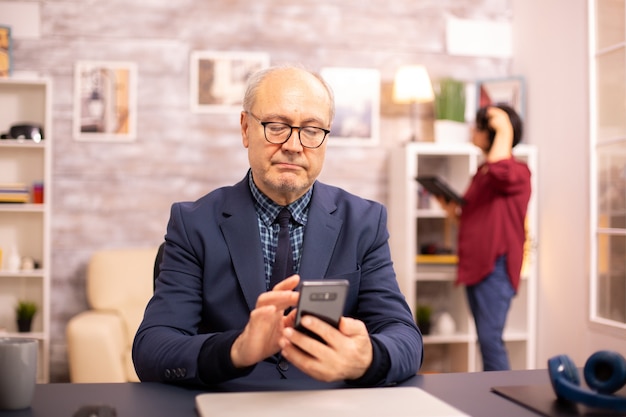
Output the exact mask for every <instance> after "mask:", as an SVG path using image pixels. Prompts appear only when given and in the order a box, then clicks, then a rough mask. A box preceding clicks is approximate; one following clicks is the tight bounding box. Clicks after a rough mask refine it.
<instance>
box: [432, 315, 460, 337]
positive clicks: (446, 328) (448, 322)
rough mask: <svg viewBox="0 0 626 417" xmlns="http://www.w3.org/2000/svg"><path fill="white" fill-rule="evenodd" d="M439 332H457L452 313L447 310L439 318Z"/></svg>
mask: <svg viewBox="0 0 626 417" xmlns="http://www.w3.org/2000/svg"><path fill="white" fill-rule="evenodd" d="M436 327H437V334H441V335H451V334H454V332H456V323H455V321H454V319H453V318H452V315H451V314H450V313H448V312H447V311H444V312H443V313H441V314H440V315H439V318H437V326H436Z"/></svg>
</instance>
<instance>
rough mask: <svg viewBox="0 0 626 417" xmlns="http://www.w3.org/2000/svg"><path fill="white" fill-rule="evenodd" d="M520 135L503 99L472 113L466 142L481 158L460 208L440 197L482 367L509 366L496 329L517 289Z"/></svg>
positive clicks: (522, 194)
mask: <svg viewBox="0 0 626 417" xmlns="http://www.w3.org/2000/svg"><path fill="white" fill-rule="evenodd" d="M521 137H522V121H521V119H520V117H519V115H518V114H517V113H516V112H515V110H513V109H512V108H511V107H509V106H507V105H503V104H498V105H492V106H488V107H483V108H481V109H480V110H479V111H478V112H477V114H476V126H475V128H474V129H473V132H472V143H473V144H474V145H476V146H477V147H479V148H480V149H481V150H482V151H483V154H484V156H485V160H484V162H483V163H482V164H481V165H480V166H479V167H478V170H477V172H476V174H475V175H474V177H473V178H472V182H471V184H470V186H469V188H468V189H467V191H466V193H465V195H464V196H463V198H464V200H465V204H463V206H462V207H460V206H458V205H457V204H456V203H454V202H450V203H446V202H445V200H443V199H440V200H439V202H440V204H442V206H443V207H444V209H445V210H446V211H447V213H448V216H451V217H455V218H456V219H457V220H458V222H459V236H458V255H459V265H458V275H457V280H456V283H457V284H463V285H465V286H466V292H467V299H468V303H469V307H470V310H471V311H472V315H473V317H474V322H475V324H476V331H477V334H478V342H479V344H480V351H481V355H482V360H483V369H484V370H485V371H496V370H508V369H510V364H509V358H508V354H507V350H506V347H505V345H504V342H503V340H502V333H503V330H504V325H505V323H506V317H507V313H508V311H509V307H510V305H511V300H512V298H513V296H514V295H515V294H516V293H517V289H518V285H519V282H520V272H521V268H522V260H523V255H524V242H525V239H526V232H525V218H526V211H527V207H528V201H529V199H530V192H531V186H530V170H529V169H528V166H527V165H526V164H525V163H523V162H521V161H518V160H516V159H515V158H514V157H513V155H512V150H513V147H515V145H517V144H518V143H519V142H520V140H521Z"/></svg>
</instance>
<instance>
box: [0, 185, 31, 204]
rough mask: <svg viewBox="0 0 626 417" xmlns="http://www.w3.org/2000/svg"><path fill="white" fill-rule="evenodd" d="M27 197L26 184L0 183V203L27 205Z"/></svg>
mask: <svg viewBox="0 0 626 417" xmlns="http://www.w3.org/2000/svg"><path fill="white" fill-rule="evenodd" d="M29 196H30V193H29V191H28V187H27V186H26V184H22V183H12V184H7V183H0V203H28V199H29Z"/></svg>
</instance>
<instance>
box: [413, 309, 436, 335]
mask: <svg viewBox="0 0 626 417" xmlns="http://www.w3.org/2000/svg"><path fill="white" fill-rule="evenodd" d="M432 314H433V309H432V307H431V306H429V305H425V304H423V305H418V306H417V310H416V311H415V319H416V321H417V327H419V328H420V331H421V332H422V334H429V333H430V320H431V317H432Z"/></svg>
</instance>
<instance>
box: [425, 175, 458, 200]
mask: <svg viewBox="0 0 626 417" xmlns="http://www.w3.org/2000/svg"><path fill="white" fill-rule="evenodd" d="M415 179H416V180H417V182H419V183H420V184H421V185H422V187H424V188H425V189H426V191H428V192H429V193H431V194H432V195H434V196H435V197H439V196H441V197H443V198H444V199H445V200H446V202H448V203H449V202H450V201H454V202H455V203H457V204H458V205H463V204H465V200H463V197H461V196H460V195H459V194H457V192H456V191H454V190H453V189H452V188H450V186H449V185H448V184H447V183H446V182H445V181H444V180H442V179H441V178H439V177H437V176H430V175H420V176H418V177H416V178H415Z"/></svg>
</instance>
